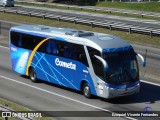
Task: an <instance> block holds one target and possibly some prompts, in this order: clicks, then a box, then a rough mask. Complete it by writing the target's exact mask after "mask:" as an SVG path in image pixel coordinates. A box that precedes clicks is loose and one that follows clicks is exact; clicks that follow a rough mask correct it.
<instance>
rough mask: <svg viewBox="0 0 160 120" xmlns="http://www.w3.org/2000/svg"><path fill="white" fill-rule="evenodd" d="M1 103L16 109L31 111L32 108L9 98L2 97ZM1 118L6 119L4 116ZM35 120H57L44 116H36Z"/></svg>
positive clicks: (0, 119) (14, 119)
mask: <svg viewBox="0 0 160 120" xmlns="http://www.w3.org/2000/svg"><path fill="white" fill-rule="evenodd" d="M0 104H2V105H6V106H8V107H9V108H11V109H13V110H15V111H31V110H30V109H28V108H26V107H23V106H21V105H18V104H16V103H13V102H10V101H8V100H5V99H2V98H0ZM0 120H4V118H2V117H0ZM8 120H17V119H16V118H8ZM35 120H55V119H52V118H49V117H43V118H35Z"/></svg>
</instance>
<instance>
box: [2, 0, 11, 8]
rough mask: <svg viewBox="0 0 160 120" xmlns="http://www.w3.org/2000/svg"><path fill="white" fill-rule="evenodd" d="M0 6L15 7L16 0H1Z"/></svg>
mask: <svg viewBox="0 0 160 120" xmlns="http://www.w3.org/2000/svg"><path fill="white" fill-rule="evenodd" d="M0 6H3V7H6V6H8V7H14V0H0Z"/></svg>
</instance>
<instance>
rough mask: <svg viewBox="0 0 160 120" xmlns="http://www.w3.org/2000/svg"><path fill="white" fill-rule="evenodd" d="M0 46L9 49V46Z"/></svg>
mask: <svg viewBox="0 0 160 120" xmlns="http://www.w3.org/2000/svg"><path fill="white" fill-rule="evenodd" d="M0 47H1V48H5V49H9V47H5V46H1V45H0Z"/></svg>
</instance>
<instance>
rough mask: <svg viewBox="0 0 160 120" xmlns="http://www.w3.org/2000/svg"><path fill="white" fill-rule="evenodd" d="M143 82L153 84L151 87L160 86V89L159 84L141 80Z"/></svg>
mask: <svg viewBox="0 0 160 120" xmlns="http://www.w3.org/2000/svg"><path fill="white" fill-rule="evenodd" d="M141 82H144V83H148V84H151V85H155V86H159V87H160V84H157V83H153V82H149V81H145V80H141Z"/></svg>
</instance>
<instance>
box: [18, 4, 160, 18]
mask: <svg viewBox="0 0 160 120" xmlns="http://www.w3.org/2000/svg"><path fill="white" fill-rule="evenodd" d="M153 3H158V2H153ZM16 4H18V5H25V6H36V7H46V8H56V9H62V10H66V9H67V10H75V11H81V12H90V13H100V14H106V15H115V16H125V17H131V18H142V19H150V20H160V17H158V16H153V17H150V16H145V15H143V17H142V16H141V15H138V14H137V15H136V14H129V13H127V14H126V13H121V12H110V11H108V12H105V11H101V10H96V11H95V10H91V9H81V8H76V7H75V8H74V7H71V8H68V7H65V6H54V5H47V4H42V5H38V4H33V3H25V2H16ZM130 4H131V5H130ZM133 4H136V5H137V6H136V7H134V5H133ZM140 4H141V3H140ZM158 4H159V6H160V3H158ZM110 5H111V6H113V7H115V8H123V9H129V8H130V6H132V7H131V9H133V10H139V4H137V3H119V2H114V3H112V2H99V3H97V6H99V7H102V6H103V7H111V6H110ZM125 5H126V6H128V7H126V6H125ZM156 5H157V4H156ZM144 6H145V5H144ZM151 6H154V4H153V5H151ZM140 8H141V7H140ZM142 8H143V7H142ZM158 8H160V7H158ZM158 8H157V9H156V10H154V8H153V7H152V9H151V11H152V10H153V11H155V12H159V11H160V10H159V9H158ZM142 10H143V11H145V9H142Z"/></svg>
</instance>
